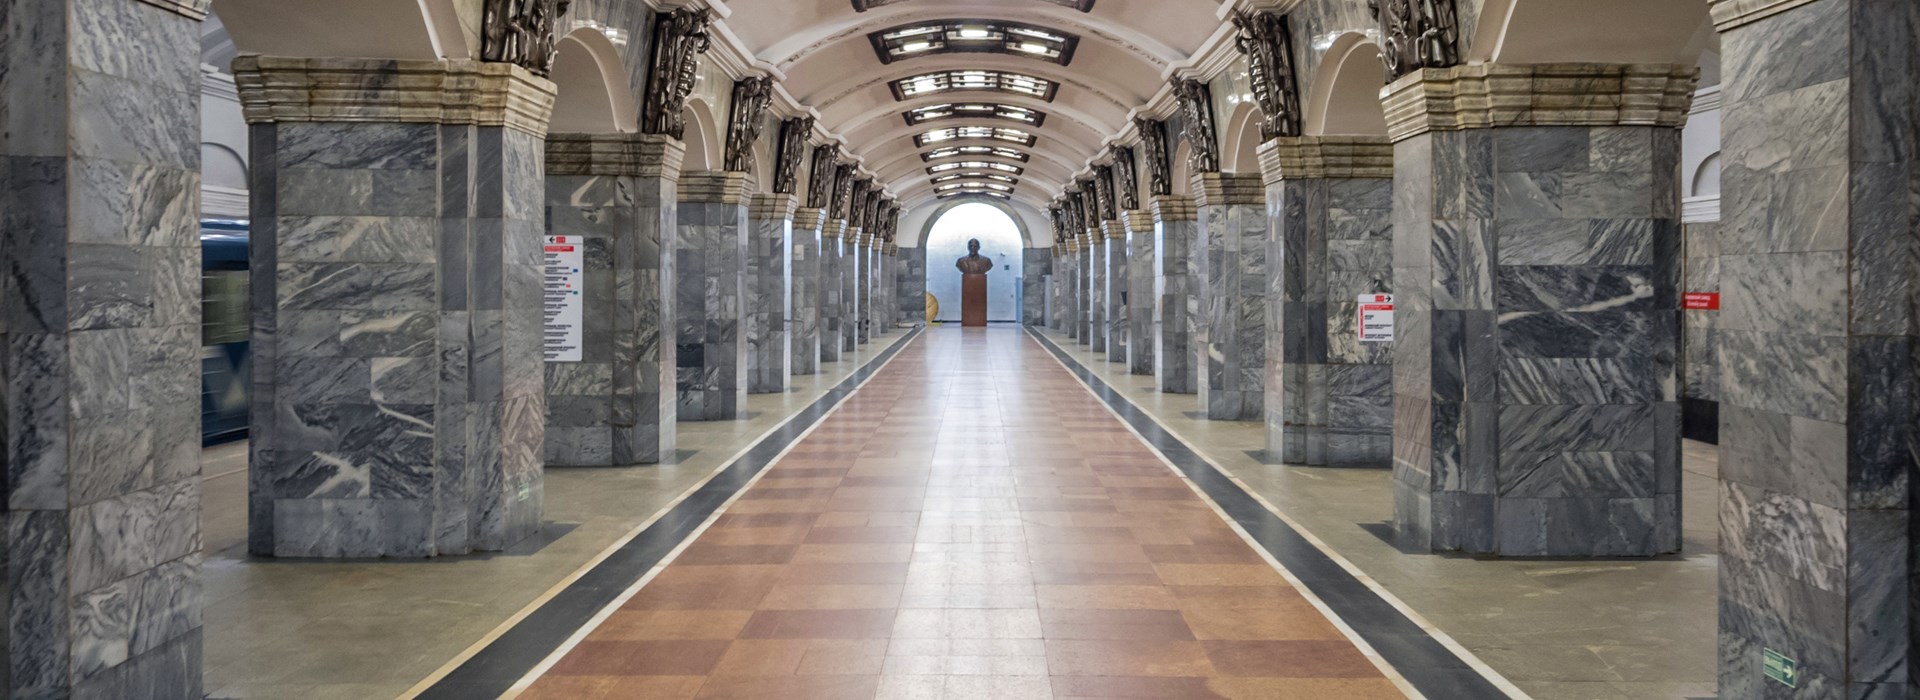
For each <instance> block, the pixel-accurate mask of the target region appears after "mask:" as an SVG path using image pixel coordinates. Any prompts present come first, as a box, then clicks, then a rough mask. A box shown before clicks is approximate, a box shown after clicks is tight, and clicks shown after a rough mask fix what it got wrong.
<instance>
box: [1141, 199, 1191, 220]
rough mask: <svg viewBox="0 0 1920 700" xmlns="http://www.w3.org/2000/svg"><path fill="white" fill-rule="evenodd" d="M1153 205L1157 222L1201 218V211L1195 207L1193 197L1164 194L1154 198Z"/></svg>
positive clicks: (1154, 217) (1154, 218)
mask: <svg viewBox="0 0 1920 700" xmlns="http://www.w3.org/2000/svg"><path fill="white" fill-rule="evenodd" d="M1152 206H1153V220H1154V221H1156V222H1160V223H1165V222H1168V221H1199V220H1200V212H1199V210H1198V209H1197V208H1196V207H1194V205H1193V198H1191V197H1182V196H1180V195H1177V194H1163V195H1159V196H1157V197H1154V198H1153V202H1152Z"/></svg>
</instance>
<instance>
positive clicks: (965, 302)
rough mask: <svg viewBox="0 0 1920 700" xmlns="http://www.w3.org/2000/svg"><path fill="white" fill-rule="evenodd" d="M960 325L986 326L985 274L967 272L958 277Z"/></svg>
mask: <svg viewBox="0 0 1920 700" xmlns="http://www.w3.org/2000/svg"><path fill="white" fill-rule="evenodd" d="M960 325H961V327H963V328H986V327H987V276H986V275H983V274H968V275H962V276H961V277H960Z"/></svg>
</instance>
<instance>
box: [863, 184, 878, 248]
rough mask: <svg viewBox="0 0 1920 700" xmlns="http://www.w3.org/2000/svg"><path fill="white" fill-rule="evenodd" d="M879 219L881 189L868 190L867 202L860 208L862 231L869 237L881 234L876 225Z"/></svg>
mask: <svg viewBox="0 0 1920 700" xmlns="http://www.w3.org/2000/svg"><path fill="white" fill-rule="evenodd" d="M876 184H878V183H876ZM879 219H880V188H878V187H874V188H872V189H869V190H867V202H866V204H863V205H861V207H860V230H862V231H866V232H867V235H869V236H871V235H873V234H876V233H879V230H878V229H877V228H875V224H876V223H877V222H878V221H879Z"/></svg>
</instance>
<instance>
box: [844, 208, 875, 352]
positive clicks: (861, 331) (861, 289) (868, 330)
mask: <svg viewBox="0 0 1920 700" xmlns="http://www.w3.org/2000/svg"><path fill="white" fill-rule="evenodd" d="M872 236H873V234H871V233H868V232H866V231H865V230H863V229H854V234H853V237H851V238H849V239H847V244H848V246H850V250H849V252H848V253H847V255H848V257H850V258H852V259H853V275H852V277H853V339H854V343H855V345H856V346H859V345H866V344H867V343H869V342H871V341H872V340H873V262H874V260H873V242H872Z"/></svg>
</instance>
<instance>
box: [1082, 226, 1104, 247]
mask: <svg viewBox="0 0 1920 700" xmlns="http://www.w3.org/2000/svg"><path fill="white" fill-rule="evenodd" d="M1080 240H1081V242H1082V243H1081V247H1086V246H1091V245H1093V244H1095V243H1100V242H1104V241H1106V240H1107V235H1106V234H1104V233H1101V232H1100V229H1097V228H1090V229H1087V230H1085V231H1081V232H1080Z"/></svg>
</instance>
